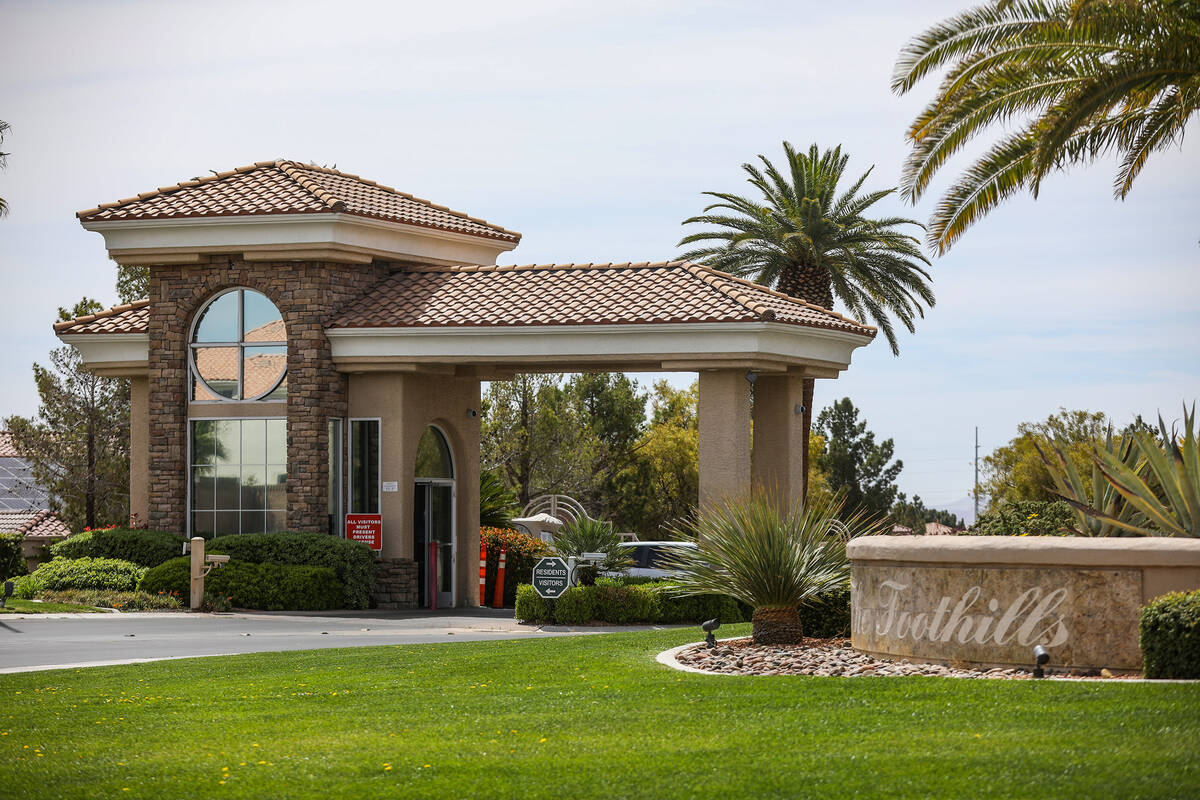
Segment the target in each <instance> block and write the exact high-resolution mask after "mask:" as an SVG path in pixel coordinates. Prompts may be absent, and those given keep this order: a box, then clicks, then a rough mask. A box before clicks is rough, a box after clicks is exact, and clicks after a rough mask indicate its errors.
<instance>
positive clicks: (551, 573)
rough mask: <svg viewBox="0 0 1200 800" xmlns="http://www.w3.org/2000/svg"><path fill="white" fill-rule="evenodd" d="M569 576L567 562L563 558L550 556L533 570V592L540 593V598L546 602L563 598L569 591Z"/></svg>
mask: <svg viewBox="0 0 1200 800" xmlns="http://www.w3.org/2000/svg"><path fill="white" fill-rule="evenodd" d="M569 577H570V576H569V574H568V572H567V562H565V561H563V560H562V559H561V558H555V557H552V556H548V557H546V558H543V559H542V560H541V561H539V562H538V563H537V565H536V566H535V567H534V568H533V579H532V581H531V582H532V583H533V590H534V591H535V592H537V593H538V596H539V597H542V598H544V599H546V600H553V599H554V598H556V597H561V596H562V593H563V592H565V591H566V590H567V586H568V585H569V583H568V578H569Z"/></svg>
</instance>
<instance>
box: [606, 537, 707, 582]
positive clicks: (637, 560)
mask: <svg viewBox="0 0 1200 800" xmlns="http://www.w3.org/2000/svg"><path fill="white" fill-rule="evenodd" d="M620 546H621V549H622V550H623V551H625V552H626V553H628V554H629V557H630V558H632V559H633V566H632V567H631V568H630V569H629V573H628V574H629V575H630V576H631V577H634V578H669V577H670V576H671V573H670V572H669V571H668V570H665V569H663V568H662V562H663V557H664V556H666V555H667V554H669V553H670V552H671V551H672V550H674V551H676V552H678V551H680V550H696V549H698V548H697V547H696V543H695V542H674V541H666V542H621V545H620Z"/></svg>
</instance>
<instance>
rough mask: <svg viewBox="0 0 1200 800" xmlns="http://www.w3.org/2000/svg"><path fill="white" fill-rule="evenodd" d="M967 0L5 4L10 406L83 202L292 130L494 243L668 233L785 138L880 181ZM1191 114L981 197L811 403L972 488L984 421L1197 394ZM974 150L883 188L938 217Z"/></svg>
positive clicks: (85, 263) (544, 253)
mask: <svg viewBox="0 0 1200 800" xmlns="http://www.w3.org/2000/svg"><path fill="white" fill-rule="evenodd" d="M964 5H965V4H961V3H955V2H927V3H895V2H859V3H799V2H795V0H792V1H791V2H779V3H773V2H772V3H766V2H764V3H757V2H698V1H697V0H683V1H682V2H652V1H651V0H637V1H636V2H621V0H606V2H604V3H587V4H570V3H564V2H538V3H534V2H530V3H525V2H508V3H496V2H480V3H453V2H448V3H404V2H386V3H384V2H380V3H358V2H351V1H349V0H343V1H342V2H337V3H328V2H319V3H318V2H286V3H283V2H281V3H263V2H247V0H240V1H239V2H234V3H229V2H213V1H212V0H209V1H208V2H204V3H164V2H84V3H70V2H54V3H46V2H0V19H3V24H2V26H0V119H3V120H5V121H7V122H8V123H9V124H10V125H11V126H12V132H11V134H10V136H9V138H8V139H7V141H6V142H5V147H4V149H5V150H6V151H9V152H10V153H11V156H10V157H9V167H8V170H7V171H5V172H3V173H0V197H4V198H5V199H6V200H7V201H8V202H9V204H10V206H11V214H10V215H9V217H8V218H6V219H4V220H3V221H0V275H2V282H0V287H2V289H3V294H4V309H5V313H4V315H3V316H2V317H0V340H2V342H3V348H0V376H2V378H0V414H8V413H18V414H31V413H33V412H34V411H35V409H36V407H37V394H36V391H35V389H34V385H33V380H32V373H31V370H30V365H31V364H32V363H33V362H34V361H41V362H43V363H45V362H46V357H47V353H48V351H49V350H50V349H51V348H52V347H53V346H55V344H56V340H55V338H54V337H53V334H52V331H51V323H52V322H53V320H54V317H55V309H56V307H57V306H59V305H68V304H72V303H74V302H75V301H76V300H78V299H79V298H80V296H82V295H88V296H91V297H95V298H98V299H100V300H101V301H103V302H104V303H106V304H109V303H112V302H115V299H116V295H115V290H114V287H113V282H114V269H113V265H112V264H111V262H109V261H108V259H107V256H106V254H105V251H104V247H103V241H102V239H101V237H100V236H99V234H94V233H88V232H86V231H84V230H83V229H82V228H81V227H79V225H78V222H77V221H76V220H75V217H74V212H76V211H78V210H80V209H84V208H89V207H92V206H95V205H97V204H98V203H101V202H108V201H113V200H117V199H119V198H123V197H129V196H130V195H133V194H136V193H137V192H141V191H148V190H152V189H154V188H156V187H158V186H163V185H166V184H170V183H175V182H177V181H179V180H184V179H187V178H190V177H192V176H194V175H203V174H206V173H208V171H209V170H217V171H220V170H226V169H230V168H233V167H235V166H239V165H243V164H249V163H252V162H254V161H260V160H266V159H272V158H277V157H286V158H292V159H297V160H301V161H313V162H316V163H318V164H326V165H336V166H337V167H338V168H339V169H342V170H345V171H348V172H353V173H357V174H359V175H362V176H364V177H368V178H371V179H373V180H377V181H379V182H381V183H385V184H388V185H391V186H395V187H397V188H399V189H402V190H404V191H409V192H412V193H413V194H416V195H418V196H420V197H425V198H428V199H431V200H433V201H434V202H437V203H441V204H445V205H449V206H450V207H452V208H456V209H459V210H463V211H466V212H469V213H471V214H472V215H475V216H480V217H484V218H486V219H488V220H490V221H493V222H495V223H498V224H500V225H503V226H505V227H507V228H511V229H515V230H519V231H521V232H522V233H523V234H524V240H523V242H522V244H521V245H520V247H519V248H517V250H516V251H514V252H513V253H510V254H507V255H506V256H505V257H504V258H502V259H501V261H502V263H530V262H552V261H558V262H565V261H585V262H586V261H592V262H607V261H644V260H659V259H667V258H671V257H673V256H674V255H676V254H677V253H678V252H679V250H678V249H677V248H676V243H677V242H678V240H679V238H680V236H681V235H682V234H683V229H682V228H681V227H680V221H681V220H683V219H684V218H686V217H688V216H690V215H692V214H695V213H697V212H699V210H700V209H701V208H702V207H703V205H704V200H703V198H702V197H701V195H700V192H702V191H704V190H721V191H736V192H741V191H743V190H744V189H746V188H747V187H746V186H745V184H744V183H743V182H742V181H743V176H742V173H741V170H740V165H741V164H742V163H743V162H744V161H746V160H749V159H751V158H753V157H754V156H755V155H756V154H758V153H763V154H766V155H767V156H768V157H772V158H781V157H782V153H781V147H780V142H781V141H782V140H784V139H788V140H790V141H792V142H793V143H795V144H796V145H798V146H807V145H808V144H809V143H811V142H817V143H819V144H820V145H821V146H823V147H826V146H832V145H835V144H839V143H840V144H842V145H843V147H844V149H845V150H846V151H847V152H848V153H849V154H850V156H851V162H850V170H851V171H852V172H855V173H856V174H857V173H858V172H859V171H862V170H865V169H866V168H868V167H870V166H871V165H874V166H875V171H874V173H873V174H872V177H871V178H870V180H869V182H868V184H867V187H868V188H884V187H889V186H894V185H895V184H896V183H897V182H898V178H899V174H900V167H901V164H902V162H903V159H904V156H905V152H906V148H905V142H904V136H903V134H904V130H905V126H906V123H907V122H908V121H909V120H910V119H911V118H912V117H913V116H914V114H915V112H916V111H917V109H918V108H919V107H920V106H921V105H923V104H924V103H925V102H927V101H928V99H929V98H930V96H931V95H932V93H933V91H934V88H935V84H934V82H932V81H927V82H926V83H925V84H923V85H920V86H918V88H917V90H916V91H915V92H914V93H913V94H911V95H909V96H906V97H904V98H897V97H895V96H894V95H893V94H892V93H891V92H890V90H889V88H888V84H889V76H890V74H891V69H892V65H893V63H894V61H895V57H896V54H897V53H898V52H899V50H900V48H901V47H902V46H903V44H904V42H905V40H906V39H908V38H909V37H910V36H912V35H915V34H917V33H919V32H920V31H921V30H923V29H924V28H925V27H927V26H928V25H930V24H932V23H934V22H936V21H938V20H940V19H942V18H944V17H946V16H949V15H950V14H952V13H954V12H955V11H957V10H959V9H961V8H963V7H964ZM1198 133H1200V131H1198V130H1197V126H1196V124H1195V123H1194V122H1193V124H1192V126H1191V127H1190V129H1189V134H1190V136H1189V139H1188V140H1187V141H1186V142H1185V144H1184V146H1183V148H1182V150H1180V149H1175V150H1173V151H1170V152H1165V153H1160V154H1158V155H1156V156H1155V157H1153V159H1152V160H1151V162H1150V164H1149V166H1148V167H1147V168H1146V170H1145V172H1144V173H1143V175H1142V177H1141V178H1140V180H1139V182H1138V184H1137V185H1136V186H1135V188H1134V191H1133V193H1132V194H1131V196H1130V197H1129V198H1128V199H1127V200H1126V201H1124V202H1117V201H1114V200H1113V199H1112V195H1111V190H1110V184H1111V180H1112V174H1113V169H1112V165H1111V164H1108V163H1104V164H1097V165H1094V166H1092V167H1091V168H1089V169H1075V170H1073V171H1072V172H1071V173H1070V174H1069V175H1066V176H1062V177H1056V178H1054V179H1052V180H1050V181H1048V182H1047V184H1046V185H1045V186H1044V188H1043V191H1042V195H1041V197H1040V199H1038V200H1037V201H1036V202H1034V201H1033V200H1032V199H1030V198H1028V197H1021V198H1019V199H1016V200H1015V201H1010V202H1009V203H1007V204H1006V205H1005V206H1004V207H1002V208H1001V209H999V210H997V211H995V212H993V213H992V214H991V215H990V216H988V217H987V218H986V219H984V220H983V221H982V222H981V223H979V224H978V225H977V226H976V227H975V228H973V229H972V230H970V231H969V232H968V233H967V235H966V236H965V237H964V238H963V239H962V240H961V242H960V243H959V244H958V245H957V246H956V247H955V249H954V250H953V251H952V253H951V254H950V255H948V256H946V257H943V258H939V259H935V261H934V265H933V269H932V272H933V276H934V288H935V291H936V292H937V296H938V303H937V306H936V308H934V309H933V311H932V312H930V313H929V315H928V317H927V318H926V319H925V320H924V321H922V322H921V324H920V325H919V327H918V330H917V333H916V335H913V336H909V335H905V336H904V337H903V338H902V340H901V355H900V357H899V358H894V357H893V356H892V355H891V353H890V352H889V350H888V348H887V345H886V343H885V342H883V341H879V342H876V343H874V344H873V345H871V346H870V347H868V348H866V349H865V350H860V351H858V353H857V354H856V356H855V359H854V364H853V365H852V366H851V368H850V370H849V371H848V372H846V373H845V374H844V375H843V376H842V377H841V378H839V379H838V380H837V381H820V382H818V384H817V403H816V405H817V407H818V408H820V407H823V406H825V405H827V404H828V403H829V402H831V401H832V400H833V399H835V398H839V397H842V396H849V397H851V398H852V399H853V400H854V402H855V404H856V405H857V406H858V407H859V408H861V409H862V411H863V414H864V416H865V418H866V419H867V420H868V422H869V424H870V427H871V429H872V430H874V431H875V432H876V434H877V435H878V436H879V437H880V438H884V437H892V438H894V439H895V441H896V453H897V455H898V456H899V457H900V458H902V459H903V461H904V464H905V468H904V471H903V472H902V473H901V475H900V485H901V488H902V489H903V490H904V491H906V492H908V493H909V494H910V495H911V494H914V493H916V494H920V495H921V496H922V498H923V499H925V500H926V502H927V503H928V504H934V505H939V506H945V505H950V504H953V507H954V508H956V509H958V510H960V511H961V510H962V509H963V507H964V506H965V505H966V504H964V503H963V502H962V501H963V498H965V497H966V496H967V494H968V493H969V491H970V488H971V482H972V474H971V459H972V449H973V436H974V427H975V426H977V425H978V426H979V437H980V444H981V452H982V453H984V454H986V453H988V452H990V451H991V450H992V449H993V448H994V447H996V446H998V445H1001V444H1003V443H1004V442H1006V441H1007V440H1009V439H1010V438H1012V437H1013V436H1014V435H1015V428H1016V425H1017V423H1018V422H1021V421H1024V420H1040V419H1044V418H1045V417H1046V416H1047V415H1049V414H1050V413H1052V412H1054V411H1055V410H1056V409H1058V408H1059V407H1066V408H1086V409H1090V410H1097V411H1104V412H1106V413H1108V414H1109V415H1111V416H1112V417H1113V418H1114V419H1116V420H1117V421H1118V422H1119V423H1120V422H1124V421H1126V420H1128V419H1130V418H1132V417H1133V415H1135V414H1142V415H1144V416H1147V417H1149V418H1152V417H1154V415H1156V414H1157V413H1158V412H1159V411H1162V412H1163V413H1164V415H1166V416H1167V417H1168V418H1174V417H1178V416H1179V410H1180V407H1181V403H1182V402H1183V401H1185V400H1186V401H1188V402H1191V401H1193V400H1194V399H1196V398H1197V397H1198V396H1200V322H1198V315H1197V308H1198V307H1200V273H1198V271H1197V267H1198V266H1200V244H1198V240H1200V137H1198V136H1197V134H1198ZM963 164H964V162H963V161H961V160H960V161H956V162H952V163H951V165H950V168H951V169H950V171H947V172H946V173H945V174H944V175H943V177H942V180H940V181H939V182H938V183H937V184H935V186H934V193H933V194H931V195H929V196H928V197H927V198H926V199H925V200H924V201H923V202H922V203H921V205H919V206H917V207H916V208H906V207H905V206H903V205H902V204H901V203H900V202H899V201H898V200H897V201H895V202H891V203H887V202H886V201H885V203H882V204H880V206H878V207H877V208H878V209H879V211H880V213H881V215H882V214H884V213H901V214H905V215H908V216H915V217H917V218H919V219H922V220H923V219H925V218H927V216H928V214H929V212H930V209H931V208H932V206H933V203H934V201H935V199H936V194H937V191H938V190H940V189H941V188H943V187H944V186H945V185H946V182H947V180H948V178H949V177H950V175H951V173H952V171H953V170H954V169H957V168H961V167H962V166H963ZM673 380H676V381H677V382H680V383H686V382H689V381H690V380H691V376H687V375H679V376H675V377H674V378H673Z"/></svg>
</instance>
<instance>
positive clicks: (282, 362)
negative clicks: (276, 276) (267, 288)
mask: <svg viewBox="0 0 1200 800" xmlns="http://www.w3.org/2000/svg"><path fill="white" fill-rule="evenodd" d="M191 350H192V378H193V380H192V399H193V400H284V399H286V398H287V332H286V331H285V330H284V325H283V315H282V314H280V313H279V309H277V308H276V307H275V304H274V303H272V302H271V301H270V300H268V299H267V297H266V295H264V294H262V293H261V292H256V291H254V290H253V289H231V290H230V291H227V292H223V293H222V294H219V295H217V296H216V297H214V298H213V299H212V300H210V301H209V302H208V305H206V306H205V307H204V308H203V309H201V310H200V314H199V315H198V316H197V317H196V323H195V327H194V329H193V331H192V342H191Z"/></svg>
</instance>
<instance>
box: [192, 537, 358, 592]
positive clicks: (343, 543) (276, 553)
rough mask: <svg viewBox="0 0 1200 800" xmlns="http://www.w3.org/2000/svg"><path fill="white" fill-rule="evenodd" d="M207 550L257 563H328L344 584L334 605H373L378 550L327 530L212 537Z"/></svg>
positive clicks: (305, 564)
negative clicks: (330, 534)
mask: <svg viewBox="0 0 1200 800" xmlns="http://www.w3.org/2000/svg"><path fill="white" fill-rule="evenodd" d="M207 552H209V553H224V554H226V555H229V556H230V557H232V558H233V560H235V561H245V562H250V563H254V564H287V565H292V566H306V567H328V568H329V569H332V570H333V571H334V574H335V575H336V576H337V579H338V580H339V581H340V582H341V583H342V586H343V590H342V591H343V596H342V600H341V601H339V605H338V606H333V607H334V608H369V607H370V605H371V594H372V593H373V592H374V590H375V554H374V552H372V550H371V548H370V547H368V546H367V545H365V544H363V543H362V542H355V541H351V540H350V539H342V538H339V537H336V536H329V535H328V534H324V533H244V534H241V535H239V536H219V537H217V538H216V539H213V540H211V541H210V542H209V543H208V547H207ZM216 571H217V570H214V571H213V572H214V573H215V572H216ZM242 607H243V608H258V606H242ZM296 608H299V607H296Z"/></svg>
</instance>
